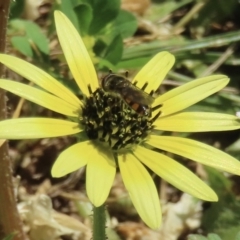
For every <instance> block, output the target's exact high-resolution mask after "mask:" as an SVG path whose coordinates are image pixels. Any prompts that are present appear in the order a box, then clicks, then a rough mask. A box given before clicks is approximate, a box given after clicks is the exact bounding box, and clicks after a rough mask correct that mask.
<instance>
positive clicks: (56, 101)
mask: <svg viewBox="0 0 240 240" xmlns="http://www.w3.org/2000/svg"><path fill="white" fill-rule="evenodd" d="M0 88H2V89H5V90H7V91H9V92H12V93H14V94H16V95H18V96H20V97H22V98H25V99H27V100H30V101H32V102H34V103H37V104H39V105H41V106H43V107H45V108H48V109H50V110H53V111H55V112H58V113H61V114H64V115H67V116H72V117H77V116H78V115H79V113H78V112H79V108H80V106H79V107H78V108H76V107H75V106H73V105H71V104H70V103H68V102H66V101H65V100H62V99H60V98H58V97H55V96H54V95H52V94H49V93H47V92H44V91H42V90H40V89H37V88H35V87H31V86H28V85H26V84H23V83H19V82H15V81H11V80H5V79H0Z"/></svg>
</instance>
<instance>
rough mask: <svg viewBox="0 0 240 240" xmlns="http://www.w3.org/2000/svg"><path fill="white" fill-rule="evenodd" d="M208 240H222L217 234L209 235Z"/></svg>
mask: <svg viewBox="0 0 240 240" xmlns="http://www.w3.org/2000/svg"><path fill="white" fill-rule="evenodd" d="M207 239H208V240H221V238H220V237H219V236H218V235H217V234H215V233H209V234H208V235H207Z"/></svg>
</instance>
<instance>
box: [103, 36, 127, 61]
mask: <svg viewBox="0 0 240 240" xmlns="http://www.w3.org/2000/svg"><path fill="white" fill-rule="evenodd" d="M122 53H123V40H122V37H121V35H118V36H116V37H115V38H114V39H113V41H112V42H111V44H110V45H109V46H108V48H107V52H106V54H105V57H104V58H105V59H106V60H107V61H109V62H111V63H112V64H117V63H118V62H119V61H120V60H121V57H122Z"/></svg>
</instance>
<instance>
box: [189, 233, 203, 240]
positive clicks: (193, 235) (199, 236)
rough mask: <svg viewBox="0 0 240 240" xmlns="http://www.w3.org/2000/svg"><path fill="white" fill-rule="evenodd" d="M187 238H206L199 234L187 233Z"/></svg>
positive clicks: (193, 239) (190, 239) (201, 239)
mask: <svg viewBox="0 0 240 240" xmlns="http://www.w3.org/2000/svg"><path fill="white" fill-rule="evenodd" d="M187 240H207V238H205V237H204V236H202V235H199V234H190V235H188V238H187Z"/></svg>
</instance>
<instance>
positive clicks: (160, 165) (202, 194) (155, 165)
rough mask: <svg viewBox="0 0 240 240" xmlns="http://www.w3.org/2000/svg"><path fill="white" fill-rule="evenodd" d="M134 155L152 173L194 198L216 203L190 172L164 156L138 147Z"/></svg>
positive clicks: (215, 197)
mask: <svg viewBox="0 0 240 240" xmlns="http://www.w3.org/2000/svg"><path fill="white" fill-rule="evenodd" d="M134 155H136V157H137V158H138V159H139V160H140V161H141V162H142V163H144V164H145V165H146V166H148V167H149V168H150V169H151V170H152V171H153V172H155V173H156V174H157V175H159V176H160V177H161V178H163V179H165V180H166V181H167V182H169V183H171V184H172V185H173V186H175V187H176V188H178V189H180V190H181V191H183V192H186V193H188V194H191V195H193V196H194V197H197V198H200V199H203V200H206V201H217V200H218V197H217V195H216V193H215V192H214V191H213V190H212V189H211V188H210V187H209V186H208V185H207V184H205V183H204V182H203V181H202V180H201V179H199V178H198V177H197V176H196V175H195V174H194V173H192V172H191V171H190V170H188V169H187V168H185V167H184V166H182V165H181V164H179V163H178V162H177V161H175V160H173V159H171V158H169V157H167V156H165V155H164V154H161V153H158V152H155V151H152V150H149V149H146V148H144V147H141V146H138V148H137V149H136V150H135V151H134Z"/></svg>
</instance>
